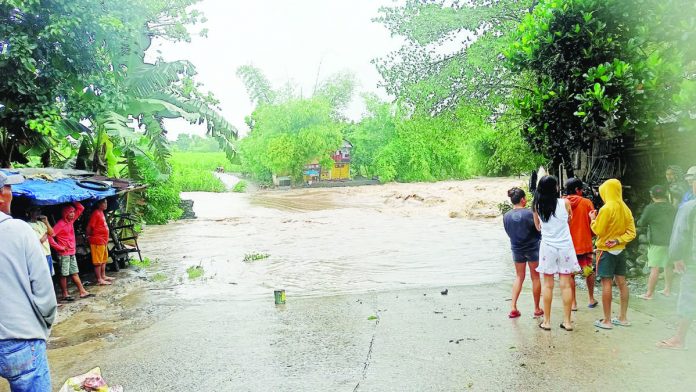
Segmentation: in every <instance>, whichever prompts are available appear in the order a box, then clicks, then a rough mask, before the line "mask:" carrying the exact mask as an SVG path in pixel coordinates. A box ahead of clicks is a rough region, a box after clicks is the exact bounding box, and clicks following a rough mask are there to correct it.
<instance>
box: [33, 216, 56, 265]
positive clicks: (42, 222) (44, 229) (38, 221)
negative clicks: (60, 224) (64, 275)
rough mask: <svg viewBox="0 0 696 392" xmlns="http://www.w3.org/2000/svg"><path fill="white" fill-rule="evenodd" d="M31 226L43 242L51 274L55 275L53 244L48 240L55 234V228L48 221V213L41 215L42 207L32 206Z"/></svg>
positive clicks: (42, 245)
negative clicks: (52, 254)
mask: <svg viewBox="0 0 696 392" xmlns="http://www.w3.org/2000/svg"><path fill="white" fill-rule="evenodd" d="M29 226H31V228H32V229H33V230H34V232H35V233H36V236H37V237H38V238H39V242H41V248H42V249H43V251H44V255H45V256H46V262H47V263H48V270H49V271H50V272H51V276H53V275H55V272H54V271H53V258H52V257H51V246H50V244H49V242H48V238H49V237H51V236H53V228H52V227H51V224H50V223H48V218H47V217H46V215H41V207H37V206H34V207H31V208H30V209H29Z"/></svg>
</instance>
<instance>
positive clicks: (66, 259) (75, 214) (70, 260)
mask: <svg viewBox="0 0 696 392" xmlns="http://www.w3.org/2000/svg"><path fill="white" fill-rule="evenodd" d="M84 210H85V207H83V206H82V204H80V203H78V202H75V203H73V204H72V205H67V206H65V207H63V218H62V219H60V220H58V222H56V224H55V226H53V235H52V236H49V237H48V242H49V243H50V244H51V247H52V248H53V249H55V251H56V253H57V254H58V264H59V265H60V289H61V291H62V292H63V297H62V298H61V299H62V300H63V301H73V300H74V298H73V297H71V296H69V295H68V276H70V277H71V278H72V281H73V283H75V286H77V289H78V291H79V292H80V298H87V297H90V296H91V294H90V293H88V292H87V290H85V288H84V287H83V286H82V282H81V281H80V276H79V275H78V273H79V272H80V271H79V270H78V268H77V259H75V227H74V226H73V224H74V223H75V221H76V220H77V218H79V217H80V215H81V214H82V211H84Z"/></svg>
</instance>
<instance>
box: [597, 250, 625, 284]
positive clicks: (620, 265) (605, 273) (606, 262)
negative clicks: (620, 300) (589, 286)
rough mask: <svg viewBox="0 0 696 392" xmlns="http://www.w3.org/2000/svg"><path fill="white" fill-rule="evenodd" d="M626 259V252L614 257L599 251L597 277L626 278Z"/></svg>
mask: <svg viewBox="0 0 696 392" xmlns="http://www.w3.org/2000/svg"><path fill="white" fill-rule="evenodd" d="M626 269H627V268H626V258H625V257H624V252H621V253H619V254H618V255H614V254H611V253H609V252H608V251H606V250H602V251H599V255H598V256H597V275H599V277H600V278H613V277H614V276H617V275H618V276H626Z"/></svg>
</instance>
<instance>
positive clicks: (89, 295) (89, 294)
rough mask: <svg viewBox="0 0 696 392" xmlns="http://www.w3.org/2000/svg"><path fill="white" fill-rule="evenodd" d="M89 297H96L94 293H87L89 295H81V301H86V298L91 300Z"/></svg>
mask: <svg viewBox="0 0 696 392" xmlns="http://www.w3.org/2000/svg"><path fill="white" fill-rule="evenodd" d="M89 297H95V295H94V294H92V293H87V295H81V296H80V299H85V298H89Z"/></svg>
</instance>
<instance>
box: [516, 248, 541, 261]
mask: <svg viewBox="0 0 696 392" xmlns="http://www.w3.org/2000/svg"><path fill="white" fill-rule="evenodd" d="M512 260H513V261H514V262H515V263H526V262H529V261H539V250H538V249H535V250H528V251H514V250H513V251H512Z"/></svg>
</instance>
